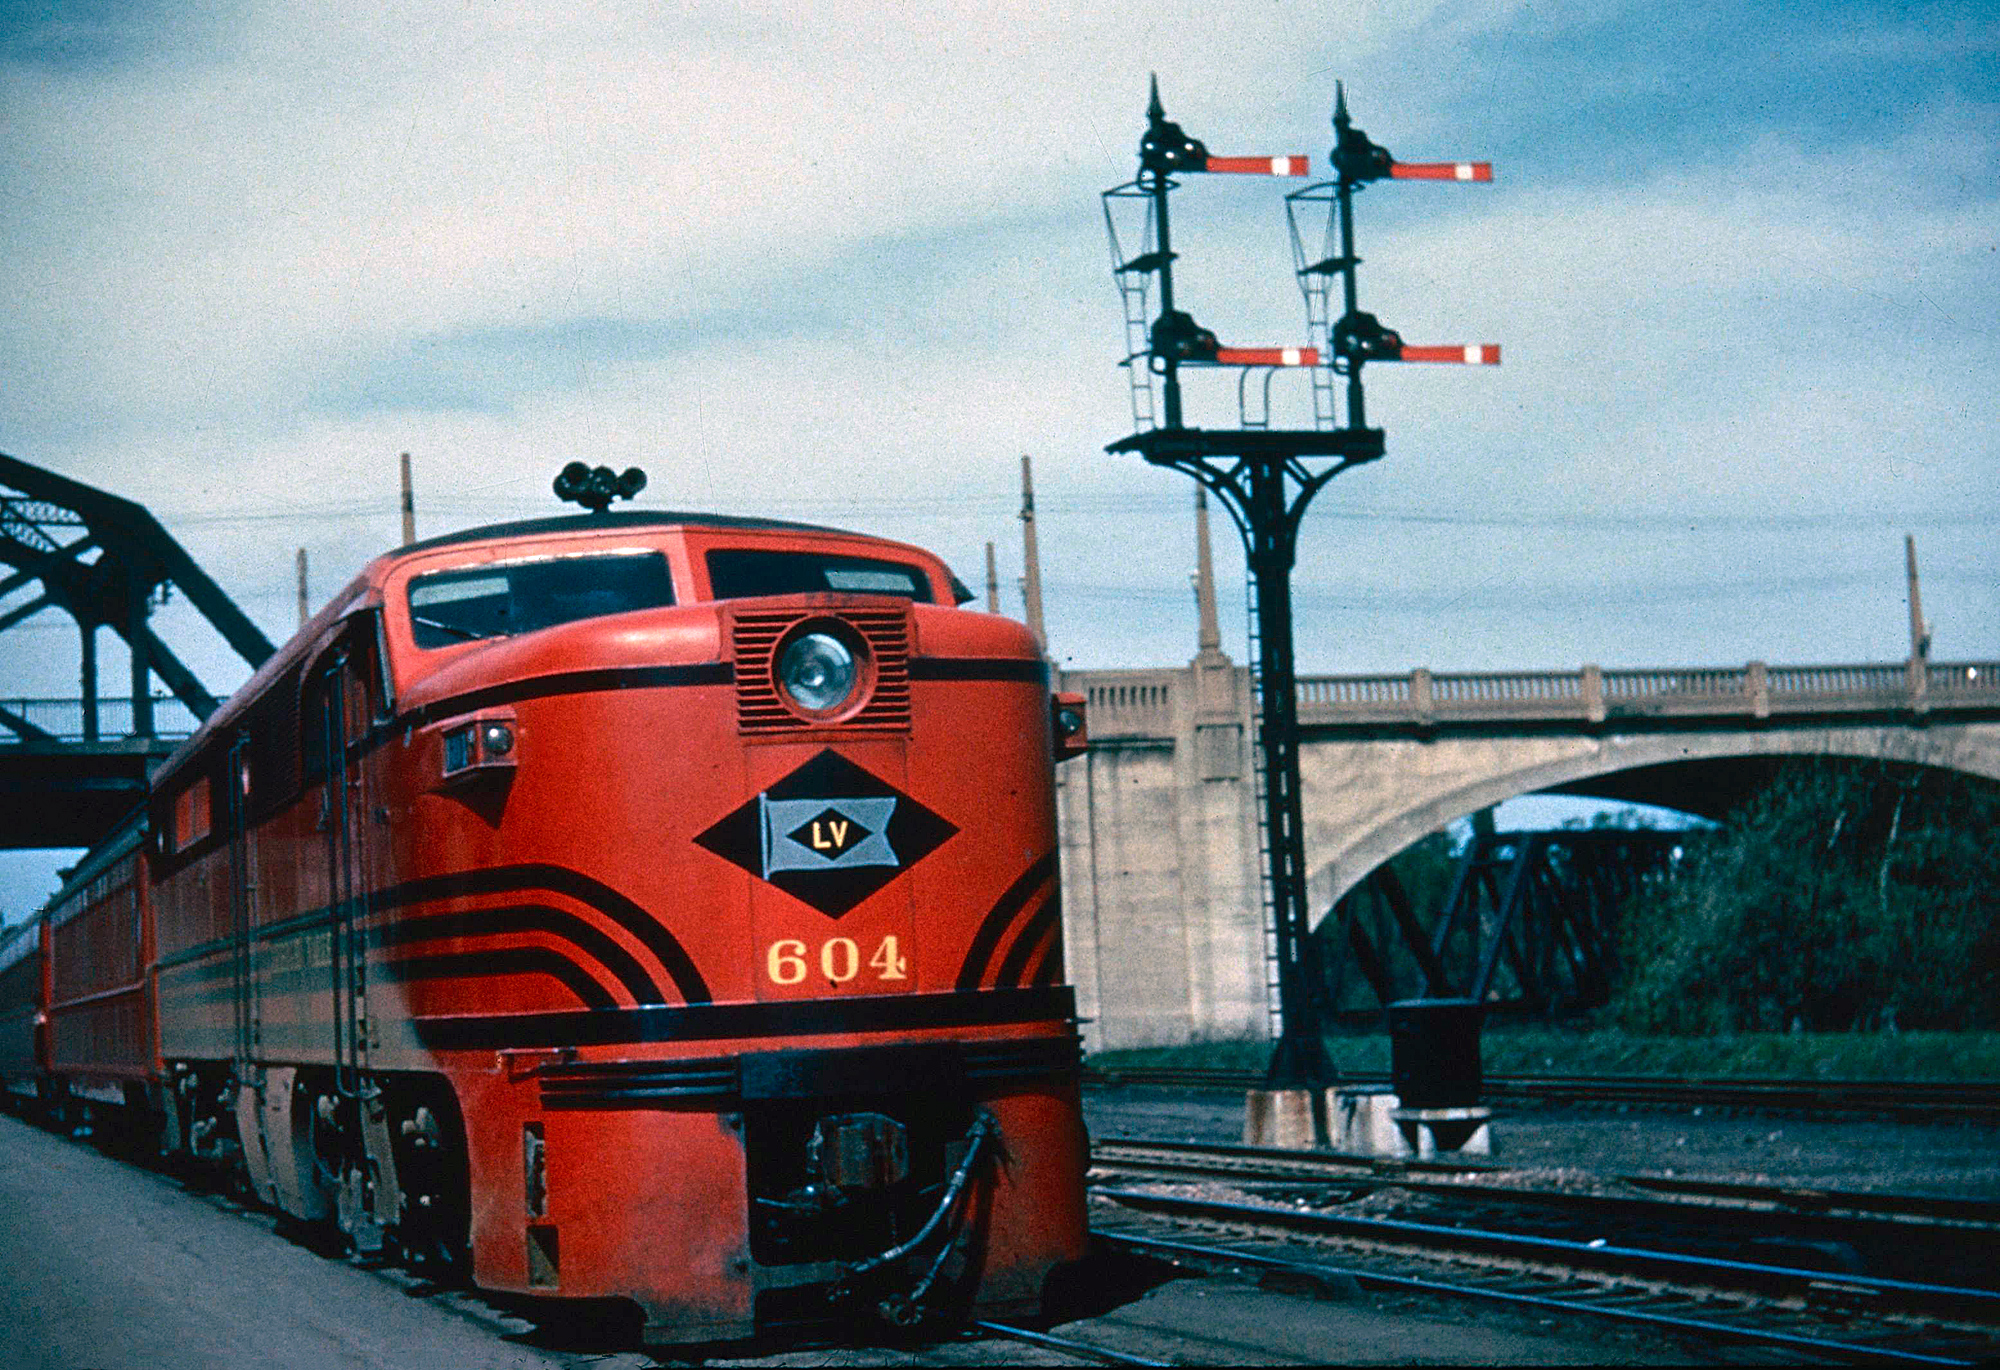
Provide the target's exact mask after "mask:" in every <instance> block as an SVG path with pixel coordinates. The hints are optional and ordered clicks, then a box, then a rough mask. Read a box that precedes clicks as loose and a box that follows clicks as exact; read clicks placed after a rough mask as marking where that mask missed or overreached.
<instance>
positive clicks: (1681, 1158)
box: [1084, 1086, 2000, 1199]
mask: <svg viewBox="0 0 2000 1370" xmlns="http://www.w3.org/2000/svg"><path fill="white" fill-rule="evenodd" d="M1084 1111H1085V1114H1086V1116H1087V1117H1088V1118H1089V1121H1090V1128H1091V1133H1092V1135H1093V1136H1101V1137H1110V1136H1146V1137H1169V1138H1177V1139H1182V1140H1187V1141H1201V1142H1234V1141H1241V1140H1242V1137H1243V1100H1242V1098H1241V1096H1237V1095H1231V1094H1228V1093H1224V1092H1221V1091H1215V1090H1198V1091H1197V1090H1180V1089H1159V1088H1153V1087H1140V1086H1122V1087H1119V1088H1115V1089H1114V1088H1103V1087H1093V1088H1090V1089H1087V1090H1086V1091H1085V1093H1084ZM1492 1159H1493V1160H1494V1161H1495V1162H1497V1163H1500V1164H1503V1165H1508V1166H1516V1167H1520V1168H1522V1169H1524V1170H1533V1171H1536V1172H1540V1173H1544V1174H1550V1173H1555V1174H1560V1173H1562V1172H1581V1173H1583V1174H1591V1175H1626V1174H1641V1173H1643V1174H1653V1175H1672V1176H1677V1177H1683V1178H1685V1177H1700V1178H1704V1179H1729V1180H1743V1181H1764V1182H1770V1183H1780V1184H1795V1185H1810V1186H1816V1187H1819V1188H1825V1189H1872V1190H1889V1191H1896V1192H1905V1193H1923V1194H1943V1195H1952V1196H1961V1197H1966V1198H1982V1199H2000V1127H1995V1126H1993V1125H1990V1124H1979V1123H1949V1122H1947V1123H1917V1122H1885V1121H1879V1120H1870V1119H1828V1118H1811V1117H1797V1116H1792V1117H1783V1116H1766V1115H1756V1116H1750V1115H1740V1114H1732V1115H1720V1116H1719V1115H1717V1114H1715V1113H1713V1112H1709V1111H1705V1110H1699V1109H1697V1110H1685V1109H1672V1110H1669V1109H1638V1108H1608V1107H1607V1108H1520V1109H1500V1110H1496V1111H1495V1114H1494V1119H1493V1157H1492Z"/></svg>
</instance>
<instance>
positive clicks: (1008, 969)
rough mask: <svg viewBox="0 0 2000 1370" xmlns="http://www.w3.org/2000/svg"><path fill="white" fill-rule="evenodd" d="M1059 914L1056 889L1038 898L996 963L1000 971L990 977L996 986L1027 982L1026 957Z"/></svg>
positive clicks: (1001, 986) (1018, 985)
mask: <svg viewBox="0 0 2000 1370" xmlns="http://www.w3.org/2000/svg"><path fill="white" fill-rule="evenodd" d="M1061 918H1062V894H1061V892H1060V891H1052V892H1051V893H1050V894H1049V897H1048V898H1047V899H1044V900H1043V901H1042V906H1041V907H1040V908H1038V909H1036V910H1035V913H1034V916H1033V917H1031V918H1029V919H1028V921H1027V922H1025V923H1023V924H1022V925H1021V931H1020V932H1019V933H1018V934H1017V935H1016V936H1015V938H1014V945H1013V946H1012V947H1010V948H1008V951H1007V959H1006V960H1004V961H1002V962H1001V963H1000V973H999V974H998V975H997V976H995V977H994V984H995V986H996V987H998V988H1000V989H1015V988H1018V987H1020V986H1022V985H1025V984H1026V983H1027V981H1026V980H1025V979H1024V978H1023V975H1022V972H1024V971H1026V970H1027V968H1028V958H1029V957H1030V956H1032V955H1033V954H1034V951H1035V947H1036V946H1037V945H1038V944H1039V943H1040V942H1041V940H1042V939H1043V938H1044V937H1045V936H1047V935H1048V932H1049V929H1050V928H1052V927H1054V926H1055V925H1056V923H1057V922H1058V921H1059V920H1060V919H1061Z"/></svg>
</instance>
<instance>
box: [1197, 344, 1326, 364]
mask: <svg viewBox="0 0 2000 1370" xmlns="http://www.w3.org/2000/svg"><path fill="white" fill-rule="evenodd" d="M1215 364H1216V365H1217V366H1318V365H1319V349H1318V348H1317V347H1218V348H1216V349H1215Z"/></svg>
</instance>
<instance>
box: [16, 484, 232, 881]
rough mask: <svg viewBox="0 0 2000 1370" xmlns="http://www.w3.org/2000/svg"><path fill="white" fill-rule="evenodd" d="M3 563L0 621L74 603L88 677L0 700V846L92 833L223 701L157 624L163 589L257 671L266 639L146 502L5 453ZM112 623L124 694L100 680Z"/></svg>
mask: <svg viewBox="0 0 2000 1370" xmlns="http://www.w3.org/2000/svg"><path fill="white" fill-rule="evenodd" d="M0 564H4V565H5V566H7V567H11V568H12V572H11V574H8V575H6V576H5V577H4V578H0V632H4V631H5V630H6V629H9V628H12V627H14V626H15V625H16V624H18V623H21V622H23V621H25V620H27V619H29V618H32V617H34V616H35V615H37V614H40V613H44V612H46V611H48V610H51V609H53V610H60V611H61V612H63V613H65V614H67V615H69V617H70V619H71V620H72V621H73V622H74V623H75V625H76V628H77V652H78V665H77V673H78V681H79V684H80V686H81V689H80V692H79V694H78V695H77V696H76V697H75V698H73V699H0V848H29V847H80V846H86V845H88V844H89V843H91V842H93V841H95V840H96V839H97V838H98V837H99V836H101V835H102V834H103V833H104V832H105V831H106V830H108V829H109V828H110V827H111V825H112V824H113V823H115V822H117V821H118V819H119V818H121V817H123V816H124V814H125V813H126V812H127V811H128V810H130V809H131V807H132V806H133V804H134V803H136V802H137V801H138V799H139V798H140V796H141V795H143V794H144V792H145V784H146V776H147V774H148V773H149V771H150V770H151V768H152V767H153V766H155V765H157V764H158V763H159V762H160V760H161V759H163V758H164V757H165V756H166V755H167V753H168V752H169V751H171V750H172V747H173V744H174V741H175V740H176V739H177V738H179V737H185V736H186V735H187V734H188V733H189V732H191V731H192V730H193V728H194V727H195V725H196V724H197V723H198V722H199V721H200V720H201V719H204V718H206V717H207V716H208V715H209V713H210V712H212V711H213V710H214V708H215V706H216V703H217V700H216V696H215V695H214V694H213V693H212V692H210V691H209V690H208V689H207V687H205V686H204V685H203V684H202V683H201V681H200V680H199V679H197V678H196V676H195V673H194V672H193V671H192V670H190V669H189V668H188V667H187V666H186V665H185V664H184V663H183V662H182V661H181V659H180V657H179V656H178V655H176V654H175V652H174V651H173V649H172V648H171V647H169V646H168V645H167V644H166V643H165V642H163V641H161V640H160V639H159V638H158V637H157V636H156V635H155V634H154V632H153V628H152V623H151V619H152V613H153V609H154V607H155V600H156V598H157V597H158V596H159V595H161V594H163V593H164V592H165V591H166V590H167V589H168V588H169V587H171V588H172V589H174V590H177V591H179V592H180V594H181V595H182V596H183V597H184V598H185V599H186V600H187V601H188V602H189V603H190V604H192V605H193V606H194V607H195V608H196V609H197V610H198V611H199V612H200V613H201V615H202V617H203V618H205V619H206V620H207V621H208V623H209V624H210V625H211V626H213V627H214V629H215V630H216V631H217V632H218V633H219V634H221V636H222V638H223V640H224V641H225V642H227V643H228V644H229V646H230V647H232V648H233V649H234V650H235V651H236V652H237V654H238V655H240V656H241V657H242V658H243V659H244V661H246V662H248V663H249V665H250V667H251V668H252V669H253V670H254V669H255V668H256V667H257V666H259V665H261V664H262V663H263V661H264V659H265V658H266V657H268V656H270V655H271V651H272V648H271V643H270V640H269V639H268V638H266V637H265V636H264V634H263V633H262V632H261V631H260V630H259V629H258V628H257V626H256V625H255V624H254V623H252V622H251V621H250V620H249V619H248V618H246V617H245V616H244V615H243V612H242V611H241V610H239V609H238V608H237V607H236V605H235V604H234V603H233V602H232V601H231V600H230V598H229V597H228V596H227V595H226V594H224V593H223V592H222V590H221V589H220V587H218V586H217V585H216V583H215V582H214V581H213V580H211V579H210V578H209V576H208V574H207V573H206V572H205V571H203V570H202V569H201V567H200V566H198V565H196V564H195V561H194V558H192V557H190V556H189V555H188V554H187V551H186V550H185V549H184V548H182V546H181V545H180V544H179V543H178V542H176V541H175V540H174V539H173V537H172V536H171V535H170V534H169V533H168V532H167V531H166V529H164V528H162V527H161V526H160V524H159V521H158V520H157V519H155V518H154V517H153V516H152V515H151V514H150V513H148V512H147V511H146V510H145V509H144V508H143V507H141V506H140V505H137V504H134V503H133V502H132V501H130V500H125V499H120V498H118V497H117V496H116V495H110V494H106V493H105V492H104V491H102V490H97V489H94V488H92V487H91V486H88V485H84V484H81V483H80V482H77V481H73V480H70V479H68V478H67V477H64V476H59V475H57V474H56V473H55V472H53V471H47V470H43V469H42V468H41V467H38V466H31V465H29V464H28V463H27V462H24V461H19V460H16V459H15V458H13V457H9V456H5V455H0ZM104 629H109V630H110V631H111V632H113V633H114V634H116V635H117V636H118V637H119V638H120V639H122V640H123V641H124V644H125V647H126V654H127V656H128V658H129V661H130V688H129V689H128V690H127V691H126V692H125V693H123V694H122V695H112V696H107V695H105V694H104V693H103V692H102V690H101V688H100V684H101V682H100V681H99V678H98V663H97V648H98V639H99V635H100V632H101V631H102V630H104ZM155 681H157V682H158V683H159V684H161V685H163V686H165V692H164V693H156V692H155V690H154V683H155Z"/></svg>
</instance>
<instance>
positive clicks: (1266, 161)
mask: <svg viewBox="0 0 2000 1370" xmlns="http://www.w3.org/2000/svg"><path fill="white" fill-rule="evenodd" d="M1311 161H1312V159H1311V158H1310V157H1210V158H1209V159H1208V167H1207V169H1208V170H1210V171H1224V172H1234V173H1235V174H1236V175H1238V176H1307V175H1310V174H1311V172H1310V170H1309V165H1310V163H1311Z"/></svg>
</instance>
